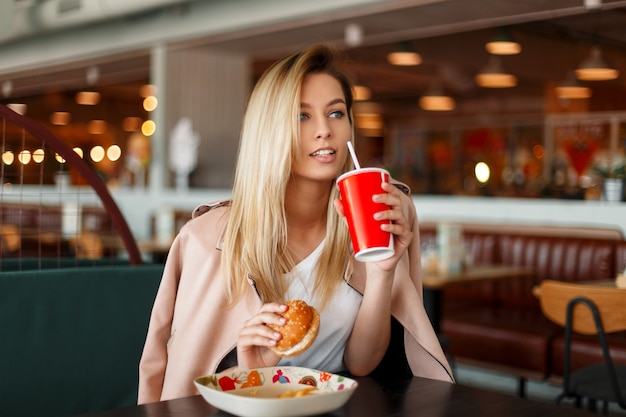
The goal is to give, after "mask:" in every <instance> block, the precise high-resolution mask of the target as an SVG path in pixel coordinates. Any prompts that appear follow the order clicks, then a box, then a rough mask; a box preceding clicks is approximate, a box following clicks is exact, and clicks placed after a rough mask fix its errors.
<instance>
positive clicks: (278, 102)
mask: <svg viewBox="0 0 626 417" xmlns="http://www.w3.org/2000/svg"><path fill="white" fill-rule="evenodd" d="M338 65H339V62H338V53H337V51H335V50H334V49H333V48H331V47H328V46H324V45H316V46H312V47H309V48H308V49H306V50H304V51H302V52H300V53H296V54H293V55H290V56H288V57H286V58H284V59H282V60H280V61H278V62H277V63H275V64H274V65H273V66H272V67H271V68H269V69H268V70H267V71H266V72H265V73H264V74H263V76H262V77H261V79H260V80H259V82H258V83H257V85H256V86H255V88H254V90H253V92H252V94H251V96H250V100H249V103H248V109H247V111H246V115H245V117H244V121H243V127H242V132H241V141H240V144H239V155H238V160H237V168H236V172H235V179H234V184H233V192H232V203H231V208H230V214H229V220H228V225H227V227H226V232H225V236H224V246H223V254H222V257H223V258H222V272H223V275H224V279H225V281H226V293H227V296H228V299H229V301H230V302H231V303H235V302H237V301H238V300H240V299H241V298H242V297H243V296H244V294H245V293H246V291H248V289H249V283H248V279H247V278H248V277H250V278H252V279H253V280H254V282H255V285H256V289H257V292H258V293H259V295H260V297H261V300H262V301H263V302H270V301H284V297H285V294H286V291H287V289H288V288H287V283H286V281H285V278H284V274H286V273H287V272H289V271H291V270H292V269H293V268H294V266H295V264H294V261H293V260H292V258H291V256H290V255H289V251H288V250H287V220H286V214H285V190H286V186H287V182H288V180H289V178H290V175H291V166H292V164H293V161H294V160H295V158H296V155H298V152H299V149H298V148H299V137H300V124H299V115H300V91H301V86H302V82H303V80H304V78H305V76H306V75H308V74H311V73H327V74H329V75H331V76H333V77H334V78H335V79H337V81H339V83H340V84H341V87H342V89H343V92H344V95H345V100H346V105H347V110H348V116H349V120H350V123H351V124H352V112H351V109H352V89H351V83H350V82H349V80H348V77H347V76H346V75H345V74H344V73H343V72H342V71H341V70H340V69H339V67H338ZM352 140H354V132H353V135H352ZM351 164H352V162H351V160H350V158H346V164H345V166H344V171H346V170H348V169H351V168H352V166H351ZM330 187H331V193H330V199H329V201H328V210H327V222H326V240H325V243H324V248H323V250H322V254H321V256H320V259H319V261H318V263H317V266H316V269H315V270H316V282H315V288H316V291H317V294H316V297H318V298H317V301H319V305H320V307H323V306H324V305H325V304H326V303H327V302H328V301H329V300H330V298H331V297H332V294H333V291H334V289H335V288H336V286H337V284H338V283H339V282H341V280H342V279H343V277H344V274H345V272H346V268H347V267H348V263H349V262H350V238H349V235H348V230H347V228H346V227H345V226H344V225H343V224H342V222H343V221H342V220H341V219H340V218H339V216H338V215H337V213H336V210H335V208H334V206H333V204H332V201H333V200H334V199H335V198H337V197H338V193H337V190H336V187H335V183H334V182H333V183H332V184H331V185H330Z"/></svg>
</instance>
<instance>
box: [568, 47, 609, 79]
mask: <svg viewBox="0 0 626 417" xmlns="http://www.w3.org/2000/svg"><path fill="white" fill-rule="evenodd" d="M576 77H578V79H579V80H584V81H605V80H614V79H615V78H617V77H619V71H618V70H616V69H615V68H613V67H612V66H610V65H609V64H607V63H606V61H604V59H602V53H601V52H600V48H598V47H597V46H594V47H592V48H591V53H590V54H589V57H588V58H587V59H585V60H584V61H583V62H582V63H581V64H580V65H579V66H578V68H577V69H576Z"/></svg>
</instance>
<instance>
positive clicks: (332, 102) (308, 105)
mask: <svg viewBox="0 0 626 417" xmlns="http://www.w3.org/2000/svg"><path fill="white" fill-rule="evenodd" d="M335 104H346V101H345V100H344V99H342V98H335V99H332V100H330V101H329V102H328V103H326V107H330V106H334V105H335ZM300 107H311V105H310V104H309V103H304V102H303V103H300Z"/></svg>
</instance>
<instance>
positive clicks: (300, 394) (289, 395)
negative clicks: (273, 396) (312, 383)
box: [278, 387, 317, 398]
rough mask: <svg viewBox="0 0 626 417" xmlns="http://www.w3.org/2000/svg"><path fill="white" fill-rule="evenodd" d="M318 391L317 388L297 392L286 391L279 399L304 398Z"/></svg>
mask: <svg viewBox="0 0 626 417" xmlns="http://www.w3.org/2000/svg"><path fill="white" fill-rule="evenodd" d="M315 390H317V388H316V387H306V388H302V389H299V390H295V391H285V392H283V393H282V394H279V395H278V398H292V397H304V396H305V395H309V394H311V392H312V391H315Z"/></svg>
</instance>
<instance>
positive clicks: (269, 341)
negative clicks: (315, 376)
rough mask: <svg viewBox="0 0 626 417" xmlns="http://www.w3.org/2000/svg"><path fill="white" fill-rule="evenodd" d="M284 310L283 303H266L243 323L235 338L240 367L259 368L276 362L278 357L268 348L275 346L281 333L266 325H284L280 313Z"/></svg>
mask: <svg viewBox="0 0 626 417" xmlns="http://www.w3.org/2000/svg"><path fill="white" fill-rule="evenodd" d="M286 310H287V306H286V305H284V304H280V303H267V304H264V305H263V306H262V307H261V309H260V310H259V312H258V313H257V314H256V315H255V316H253V317H251V318H250V319H248V320H247V321H246V322H245V323H244V325H243V327H242V328H241V331H240V332H239V338H238V339H237V364H238V366H239V367H240V368H246V369H251V368H260V367H264V366H274V365H276V364H277V363H278V361H279V360H280V357H279V356H278V355H276V354H275V353H274V351H272V350H271V349H270V348H271V347H273V346H276V344H277V343H278V341H279V340H280V338H281V334H280V333H278V332H277V331H274V330H272V329H271V328H270V327H268V326H267V325H268V324H273V325H277V326H282V325H284V324H285V319H284V318H283V317H282V316H281V315H280V314H281V313H284V312H285V311H286Z"/></svg>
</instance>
